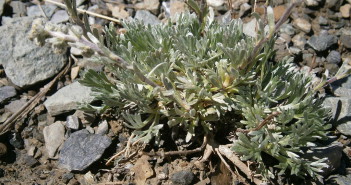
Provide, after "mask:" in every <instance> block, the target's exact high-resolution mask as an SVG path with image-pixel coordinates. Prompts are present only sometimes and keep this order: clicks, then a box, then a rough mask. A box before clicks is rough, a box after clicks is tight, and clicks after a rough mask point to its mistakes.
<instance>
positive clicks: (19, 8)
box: [10, 1, 27, 17]
mask: <svg viewBox="0 0 351 185" xmlns="http://www.w3.org/2000/svg"><path fill="white" fill-rule="evenodd" d="M10 6H11V8H12V12H13V15H12V17H23V16H26V14H27V10H26V5H25V4H24V3H23V2H21V1H11V2H10Z"/></svg>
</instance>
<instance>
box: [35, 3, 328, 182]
mask: <svg viewBox="0 0 351 185" xmlns="http://www.w3.org/2000/svg"><path fill="white" fill-rule="evenodd" d="M66 1H67V2H69V0H66ZM189 2H192V1H189ZM73 4H74V3H73ZM190 6H192V7H193V9H194V11H195V12H197V15H198V16H196V15H193V14H183V15H181V16H180V17H179V19H178V21H176V23H171V22H168V23H165V24H161V25H153V26H151V25H144V24H143V23H142V22H138V21H133V22H124V24H123V26H124V28H125V29H126V32H125V33H122V34H118V33H117V31H116V28H115V27H114V25H113V24H110V26H108V27H106V29H105V32H104V36H102V35H99V34H98V33H97V32H96V31H94V30H90V27H89V25H82V24H78V25H81V26H82V27H83V29H82V30H80V31H74V30H75V29H76V28H75V29H71V31H67V30H66V31H65V32H58V31H57V29H52V28H51V27H52V26H51V27H50V29H49V30H48V29H46V28H45V27H43V26H36V27H35V26H33V27H34V29H33V30H34V31H33V32H32V37H33V38H34V37H35V38H38V39H39V42H42V40H43V39H45V38H46V37H48V36H49V35H50V36H51V37H52V36H53V37H54V38H55V39H52V40H51V41H55V43H59V44H56V45H59V46H60V49H61V50H62V47H63V46H66V45H64V44H63V43H62V41H63V40H64V41H66V42H67V41H68V42H69V44H70V45H74V46H75V47H77V48H80V49H81V50H82V51H83V53H84V54H86V56H88V57H93V58H94V60H96V61H98V62H102V63H103V64H105V66H107V67H108V69H109V73H110V74H112V75H109V77H107V75H106V74H104V73H98V72H95V71H93V70H89V71H87V72H86V73H85V75H84V78H83V79H82V80H81V81H80V83H82V84H83V85H85V86H89V87H91V88H92V91H93V92H94V96H95V98H96V99H97V100H101V101H102V102H103V104H102V106H99V107H96V106H93V105H87V106H88V107H89V108H92V109H95V110H98V111H99V112H103V111H105V110H107V109H115V110H116V112H117V113H118V114H120V115H122V116H123V117H124V119H125V121H126V124H125V125H126V126H127V127H129V128H131V129H134V130H135V131H134V133H135V134H136V135H137V137H138V138H139V139H140V141H143V142H146V143H148V142H150V141H151V139H153V138H155V142H156V144H157V143H158V141H159V139H160V136H161V133H162V129H164V128H165V127H166V126H167V127H179V128H182V129H184V130H185V131H186V132H187V135H186V141H190V140H191V139H192V138H193V137H194V136H195V135H196V134H200V135H206V134H212V135H216V132H215V130H218V129H216V128H220V127H221V126H223V125H226V124H233V125H234V128H237V130H233V131H236V135H237V141H236V142H235V144H234V146H233V148H232V149H233V151H234V152H236V153H238V154H239V155H240V156H241V159H242V160H250V161H255V162H256V163H257V164H258V169H257V173H260V174H263V175H264V177H266V178H269V177H273V175H272V171H270V170H269V168H268V167H266V166H265V165H264V163H263V159H262V153H266V154H268V155H270V156H272V157H274V158H275V159H276V160H277V161H278V165H276V166H275V167H276V168H279V169H280V170H281V171H280V173H284V172H286V170H288V172H290V173H291V174H293V175H297V176H300V177H304V176H306V175H310V176H312V177H316V175H318V172H320V171H321V168H322V167H324V166H326V164H325V163H324V159H314V160H309V159H304V158H302V157H301V156H302V154H303V150H302V149H303V148H308V147H311V146H314V145H315V143H314V142H315V141H316V140H317V139H325V138H326V137H327V136H326V134H327V132H326V130H327V129H329V128H330V125H328V124H325V118H326V116H327V111H326V110H325V109H323V108H322V106H321V102H320V101H319V100H318V99H316V98H315V93H316V89H318V88H313V87H312V84H311V78H310V77H308V76H307V75H305V74H303V73H301V72H300V71H299V70H298V68H297V67H296V66H295V65H294V64H293V63H292V60H291V59H289V58H286V59H285V60H284V61H280V62H278V63H275V62H273V61H271V59H272V57H273V56H274V50H273V44H274V41H275V39H274V36H273V34H274V32H275V27H274V26H275V25H274V17H273V14H272V9H271V8H268V11H267V13H268V15H267V20H268V26H269V30H268V31H264V27H265V24H264V21H262V20H261V19H259V18H257V19H258V31H257V37H256V38H253V37H250V36H247V35H245V34H244V33H243V29H242V26H243V25H242V22H241V20H232V21H231V22H230V23H228V24H226V25H220V24H218V23H217V22H216V21H214V19H213V17H211V16H205V15H206V13H199V12H205V11H207V10H206V9H205V10H203V11H201V10H200V8H198V7H197V6H196V5H194V4H191V3H190ZM69 7H70V6H69ZM74 9H75V7H74V6H73V9H72V8H71V9H70V8H69V9H68V10H69V12H70V15H71V17H73V20H74V21H75V22H77V19H75V18H76V17H77V12H74ZM85 19H86V16H85ZM43 30H44V31H43ZM45 30H46V31H45ZM52 30H54V31H52ZM265 38H268V40H267V42H260V41H262V40H264V39H265ZM260 44H261V45H260ZM258 46H260V47H258ZM325 82H326V80H325V79H323V80H322V82H321V84H320V85H319V86H317V87H322V86H323V85H324V84H325ZM225 115H226V116H228V115H230V117H232V118H233V119H232V120H234V122H230V123H227V122H226V121H224V120H226V119H223V118H224V116H225ZM165 124H167V125H165ZM195 130H197V131H198V130H201V132H195ZM223 137H226V136H223Z"/></svg>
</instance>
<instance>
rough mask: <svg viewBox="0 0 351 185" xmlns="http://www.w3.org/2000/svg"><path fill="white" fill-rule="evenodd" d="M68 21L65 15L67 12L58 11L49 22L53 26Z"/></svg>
mask: <svg viewBox="0 0 351 185" xmlns="http://www.w3.org/2000/svg"><path fill="white" fill-rule="evenodd" d="M68 20H69V16H68V14H67V11H66V10H59V11H57V12H56V13H55V14H54V15H53V16H52V18H51V20H50V21H51V22H53V23H55V24H58V23H63V22H67V21H68Z"/></svg>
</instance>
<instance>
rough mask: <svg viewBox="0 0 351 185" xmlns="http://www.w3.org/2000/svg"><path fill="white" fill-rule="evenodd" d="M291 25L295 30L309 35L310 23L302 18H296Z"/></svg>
mask: <svg viewBox="0 0 351 185" xmlns="http://www.w3.org/2000/svg"><path fill="white" fill-rule="evenodd" d="M293 25H294V26H295V27H296V28H297V29H300V30H302V31H303V32H305V33H309V32H310V31H311V28H312V25H311V23H310V22H309V21H308V20H306V19H304V18H296V19H294V21H293Z"/></svg>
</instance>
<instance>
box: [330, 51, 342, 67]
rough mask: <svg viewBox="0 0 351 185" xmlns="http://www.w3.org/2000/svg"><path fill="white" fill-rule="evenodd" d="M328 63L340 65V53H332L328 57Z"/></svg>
mask: <svg viewBox="0 0 351 185" xmlns="http://www.w3.org/2000/svg"><path fill="white" fill-rule="evenodd" d="M327 62H329V63H334V64H339V63H340V62H341V55H340V53H339V52H338V51H331V52H330V53H329V54H328V56H327Z"/></svg>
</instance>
